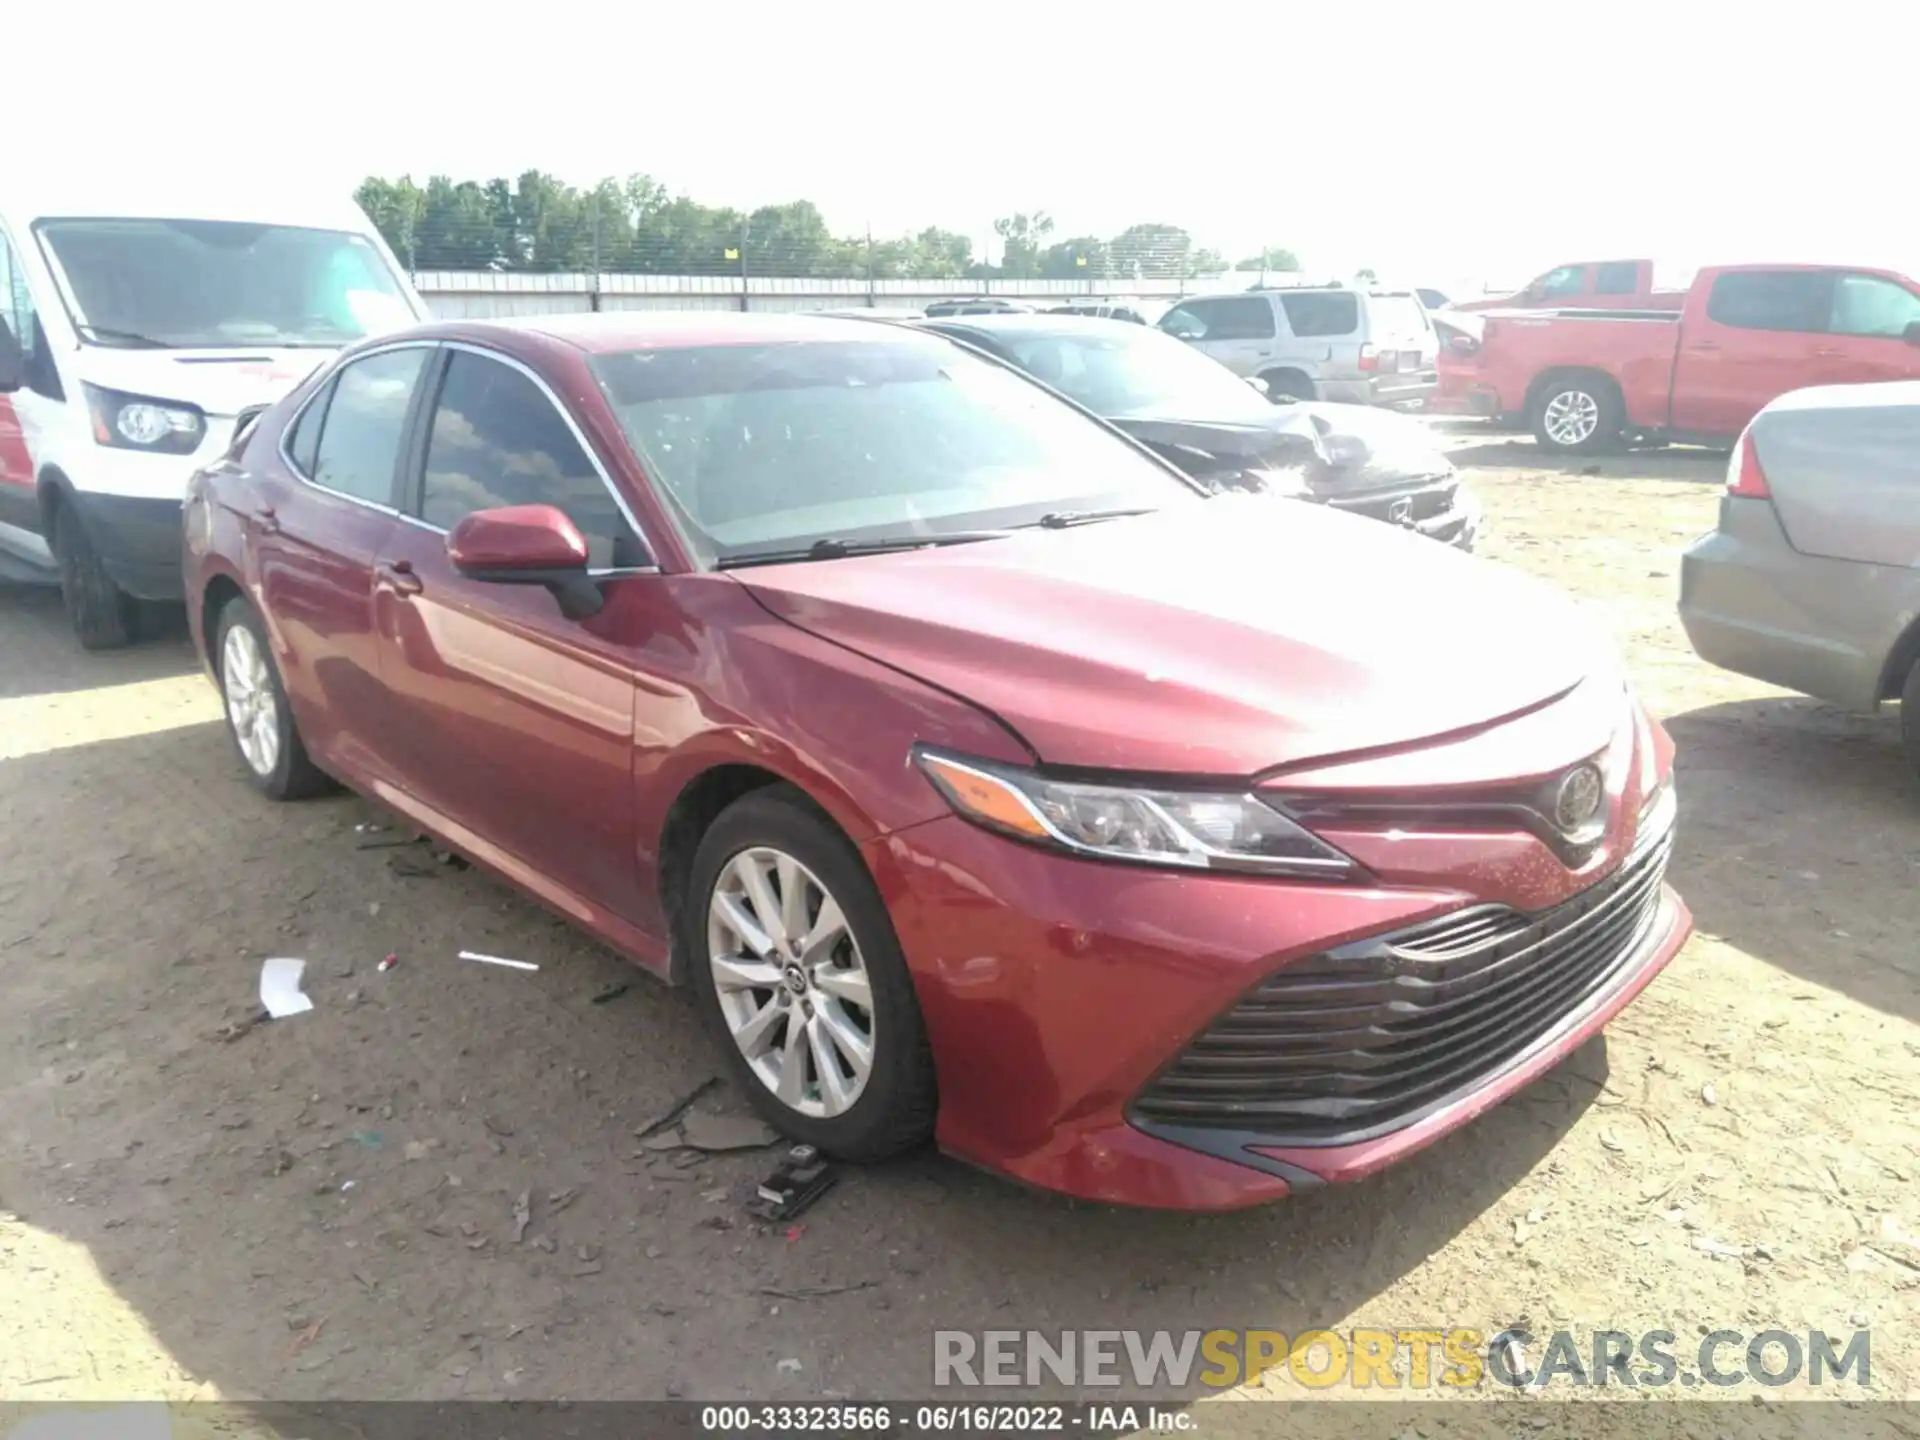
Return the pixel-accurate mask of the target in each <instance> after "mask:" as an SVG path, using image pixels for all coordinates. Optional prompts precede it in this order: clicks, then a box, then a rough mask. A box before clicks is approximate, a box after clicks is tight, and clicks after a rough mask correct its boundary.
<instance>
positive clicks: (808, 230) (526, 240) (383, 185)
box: [354, 170, 1298, 285]
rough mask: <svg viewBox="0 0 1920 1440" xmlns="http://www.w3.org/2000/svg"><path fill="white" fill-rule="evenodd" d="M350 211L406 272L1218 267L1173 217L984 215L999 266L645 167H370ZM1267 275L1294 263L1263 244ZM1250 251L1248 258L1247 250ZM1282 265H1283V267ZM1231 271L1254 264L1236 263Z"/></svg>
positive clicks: (938, 232) (1107, 275)
mask: <svg viewBox="0 0 1920 1440" xmlns="http://www.w3.org/2000/svg"><path fill="white" fill-rule="evenodd" d="M354 198H355V199H356V200H358V201H359V202H360V207H361V208H362V209H363V210H365V211H366V212H367V216H368V218H369V219H371V220H372V221H373V223H374V225H375V226H376V227H377V228H378V229H379V231H380V233H381V235H383V236H384V237H385V238H386V241H387V243H388V245H390V246H391V247H392V248H393V251H394V253H395V254H396V255H398V256H399V257H400V259H401V261H402V262H403V263H404V264H406V266H407V267H408V268H409V269H410V270H415V271H421V270H514V271H529V272H547V273H552V272H556V271H560V272H581V271H605V272H615V273H619V272H626V273H634V274H656V275H737V274H742V273H745V274H748V275H780V276H795V277H806V278H833V277H837V278H844V279H867V278H869V277H871V278H872V279H875V280H889V279H907V278H914V279H926V280H961V279H994V278H1005V279H1017V280H1025V279H1037V278H1045V279H1052V280H1085V281H1087V282H1088V284H1089V285H1107V284H1122V285H1124V284H1127V283H1129V282H1134V281H1142V280H1145V281H1158V282H1165V281H1169V280H1184V279H1189V278H1193V277H1197V276H1206V275H1217V274H1221V273H1223V272H1224V271H1225V270H1226V268H1227V263H1226V260H1225V259H1224V258H1223V257H1222V256H1221V255H1220V253H1219V252H1218V251H1216V250H1210V249H1207V248H1205V247H1201V246H1196V245H1195V244H1194V243H1193V239H1192V237H1191V236H1190V235H1188V233H1187V232H1186V231H1185V230H1183V229H1181V228H1180V227H1179V226H1178V225H1168V224H1164V223H1161V222H1151V223H1142V224H1138V225H1129V226H1128V227H1127V228H1126V229H1125V230H1123V231H1121V232H1120V233H1119V234H1118V235H1115V236H1113V237H1111V238H1106V239H1103V238H1102V237H1100V236H1098V235H1075V236H1072V237H1070V238H1068V239H1065V240H1059V241H1055V240H1053V238H1052V237H1053V233H1054V220H1053V217H1052V216H1051V215H1050V214H1048V213H1047V212H1046V211H1045V210H1032V211H1025V210H1023V211H1015V212H1014V213H1013V214H1011V215H1006V216H1002V217H1001V218H1000V219H998V220H995V221H994V222H993V234H994V237H995V239H996V240H997V242H998V243H997V247H996V248H997V249H998V252H999V263H998V264H993V265H989V264H986V263H983V262H982V260H981V259H980V258H979V257H978V256H976V254H975V252H974V240H973V237H971V236H968V235H963V234H961V233H959V232H958V231H953V230H944V229H941V228H940V227H938V226H928V227H927V228H925V229H923V230H921V231H919V232H918V233H916V234H910V235H901V236H895V237H886V238H876V237H873V236H868V235H861V236H838V235H835V234H834V233H833V230H832V228H831V227H830V226H829V225H828V224H827V221H826V218H825V217H824V216H823V215H821V213H820V210H819V208H818V207H817V206H816V205H814V203H813V202H812V201H810V200H790V201H787V202H785V203H784V204H777V205H762V206H760V207H759V208H758V209H756V210H754V211H752V212H751V213H743V212H742V211H739V210H736V209H733V208H732V207H730V206H714V205H703V204H701V203H700V202H699V201H697V200H694V199H692V198H691V197H689V196H686V195H670V194H668V192H667V189H666V187H665V186H664V185H662V184H660V182H659V181H657V180H655V179H653V178H652V177H651V176H649V175H629V176H627V177H626V178H625V179H613V178H609V179H605V180H602V181H600V182H599V183H598V184H596V185H593V186H589V187H587V188H585V189H581V188H578V187H576V186H573V185H569V184H567V183H566V182H565V181H562V180H560V179H558V178H557V177H555V176H553V175H551V174H549V173H547V172H546V171H543V170H528V171H525V172H524V173H522V174H521V175H519V176H518V177H516V178H514V179H512V180H508V179H505V178H503V177H496V178H494V179H491V180H484V181H481V180H455V179H454V178H452V177H451V176H447V175H432V176H429V177H428V178H427V180H426V182H425V183H424V184H420V183H417V182H416V181H415V180H414V179H413V177H412V176H410V175H402V176H399V177H397V178H393V179H389V178H386V177H383V176H378V175H370V176H368V177H367V178H366V180H364V181H363V182H362V183H361V185H360V188H359V189H358V190H357V191H355V192H354ZM1266 254H1267V255H1268V256H1269V257H1273V258H1274V263H1273V264H1271V265H1270V266H1269V267H1268V268H1270V269H1297V268H1298V262H1297V261H1295V260H1294V258H1293V256H1292V254H1291V252H1289V251H1285V250H1280V249H1278V248H1275V249H1271V250H1269V251H1267V252H1266ZM1256 258H1257V257H1256ZM1281 259H1284V261H1285V264H1281V263H1279V261H1280V260H1281ZM1236 268H1238V269H1242V270H1245V269H1249V268H1258V267H1257V265H1256V264H1254V262H1250V261H1242V262H1241V263H1240V264H1239V266H1238V267H1236Z"/></svg>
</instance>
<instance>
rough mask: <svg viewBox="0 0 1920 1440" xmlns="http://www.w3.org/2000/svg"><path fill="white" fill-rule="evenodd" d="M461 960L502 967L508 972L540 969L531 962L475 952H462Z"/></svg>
mask: <svg viewBox="0 0 1920 1440" xmlns="http://www.w3.org/2000/svg"><path fill="white" fill-rule="evenodd" d="M460 958H461V959H462V960H472V961H474V962H476V963H477V964H481V965H504V966H505V967H506V968H507V969H509V970H538V969H539V968H540V967H539V966H538V965H536V964H534V963H533V961H531V960H508V959H505V958H503V957H501V956H499V955H482V954H481V953H480V952H479V951H477V950H462V951H461V952H460Z"/></svg>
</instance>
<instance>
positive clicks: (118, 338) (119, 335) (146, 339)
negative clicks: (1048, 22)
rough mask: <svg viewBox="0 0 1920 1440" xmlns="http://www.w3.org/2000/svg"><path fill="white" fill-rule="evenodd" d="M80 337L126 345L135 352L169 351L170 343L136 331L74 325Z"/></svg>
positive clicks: (102, 326)
mask: <svg viewBox="0 0 1920 1440" xmlns="http://www.w3.org/2000/svg"><path fill="white" fill-rule="evenodd" d="M73 328H74V329H76V330H78V331H79V332H80V333H81V334H82V335H91V336H92V337H93V338H94V339H96V340H101V341H105V342H108V343H110V344H119V345H127V346H130V347H132V348H133V349H135V350H171V349H173V348H174V346H173V344H172V343H171V342H170V341H166V340H156V339H154V338H153V336H151V335H142V334H141V333H140V332H139V331H138V330H115V329H113V328H112V327H111V326H107V325H76V326H74V327H73Z"/></svg>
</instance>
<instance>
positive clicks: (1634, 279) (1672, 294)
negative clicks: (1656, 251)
mask: <svg viewBox="0 0 1920 1440" xmlns="http://www.w3.org/2000/svg"><path fill="white" fill-rule="evenodd" d="M1686 298H1687V292H1686V291H1685V290H1674V289H1667V290H1659V289H1656V288H1654V278H1653V262H1652V261H1651V260H1582V261H1575V262H1574V263H1573V264H1571V265H1556V266H1554V268H1553V269H1551V270H1549V271H1547V273H1546V274H1544V275H1540V276H1536V277H1535V278H1534V279H1533V280H1532V281H1531V282H1529V283H1528V284H1527V285H1526V286H1525V287H1524V288H1523V289H1520V290H1516V291H1515V292H1514V293H1513V294H1511V295H1495V296H1493V297H1492V298H1491V299H1487V300H1468V301H1466V302H1464V303H1462V304H1456V305H1453V306H1450V307H1449V308H1450V309H1453V310H1466V311H1469V312H1471V311H1479V310H1538V309H1542V308H1551V309H1561V308H1564V307H1566V306H1568V305H1581V306H1585V307H1586V308H1587V309H1590V310H1678V309H1679V308H1680V306H1681V303H1682V302H1683V301H1684V300H1685V299H1686Z"/></svg>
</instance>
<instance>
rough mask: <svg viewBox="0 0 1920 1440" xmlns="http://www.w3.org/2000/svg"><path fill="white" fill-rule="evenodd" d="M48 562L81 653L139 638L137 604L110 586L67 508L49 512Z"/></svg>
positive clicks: (103, 567) (102, 565)
mask: <svg viewBox="0 0 1920 1440" xmlns="http://www.w3.org/2000/svg"><path fill="white" fill-rule="evenodd" d="M53 558H54V560H55V561H56V562H57V563H58V565H59V567H60V598H61V600H62V601H63V602H64V603H65V605H66V607H67V620H68V621H69V622H70V623H71V624H72V626H73V633H74V634H75V635H76V636H78V637H79V640H80V646H81V648H82V649H84V650H118V649H120V648H122V647H123V646H127V645H131V644H132V643H133V642H134V641H135V640H136V639H137V638H139V633H140V603H139V602H138V601H137V600H135V599H134V598H133V596H131V595H129V594H127V592H126V591H124V590H122V589H121V588H120V587H119V586H118V585H116V584H114V583H113V577H112V576H111V575H109V574H108V573H107V567H106V564H105V562H104V561H102V560H101V558H100V552H99V551H98V550H96V549H94V548H93V540H92V538H91V537H90V536H89V535H88V534H87V529H86V526H85V525H83V524H82V523H81V521H80V516H79V515H78V514H77V513H76V512H75V511H74V510H73V508H72V507H71V505H70V504H69V505H62V506H61V507H60V508H59V509H57V510H55V511H54V513H53Z"/></svg>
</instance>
